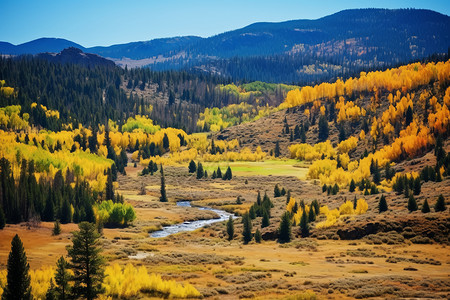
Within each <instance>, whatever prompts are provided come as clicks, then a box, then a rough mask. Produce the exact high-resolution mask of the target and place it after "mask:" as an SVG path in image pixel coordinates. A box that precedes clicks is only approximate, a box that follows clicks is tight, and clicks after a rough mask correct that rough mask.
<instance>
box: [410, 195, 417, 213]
mask: <svg viewBox="0 0 450 300" xmlns="http://www.w3.org/2000/svg"><path fill="white" fill-rule="evenodd" d="M408 210H409V211H410V212H412V211H416V210H417V202H416V199H414V196H413V195H410V196H409V200H408Z"/></svg>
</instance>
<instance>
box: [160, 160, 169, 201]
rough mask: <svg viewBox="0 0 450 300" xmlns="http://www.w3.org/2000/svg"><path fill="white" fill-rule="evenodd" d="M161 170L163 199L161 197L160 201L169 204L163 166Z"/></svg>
mask: <svg viewBox="0 0 450 300" xmlns="http://www.w3.org/2000/svg"><path fill="white" fill-rule="evenodd" d="M160 170H161V197H159V201H161V202H168V200H167V194H166V179H165V177H164V170H163V166H162V164H161V168H160Z"/></svg>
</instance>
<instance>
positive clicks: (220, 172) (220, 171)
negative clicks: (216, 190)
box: [217, 167, 222, 178]
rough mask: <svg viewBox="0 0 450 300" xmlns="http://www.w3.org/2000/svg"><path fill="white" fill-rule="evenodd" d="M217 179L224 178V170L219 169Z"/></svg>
mask: <svg viewBox="0 0 450 300" xmlns="http://www.w3.org/2000/svg"><path fill="white" fill-rule="evenodd" d="M217 178H222V170H221V169H220V167H217Z"/></svg>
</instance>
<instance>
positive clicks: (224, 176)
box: [222, 166, 233, 180]
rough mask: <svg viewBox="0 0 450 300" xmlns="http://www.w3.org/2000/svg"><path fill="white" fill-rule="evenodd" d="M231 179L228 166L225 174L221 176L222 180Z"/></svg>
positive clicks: (231, 174)
mask: <svg viewBox="0 0 450 300" xmlns="http://www.w3.org/2000/svg"><path fill="white" fill-rule="evenodd" d="M232 178H233V173H232V172H231V168H230V166H228V168H227V170H226V171H225V174H224V175H223V177H222V179H223V180H231V179H232Z"/></svg>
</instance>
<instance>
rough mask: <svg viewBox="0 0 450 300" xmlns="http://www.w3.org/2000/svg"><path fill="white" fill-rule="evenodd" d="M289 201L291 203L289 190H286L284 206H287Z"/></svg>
mask: <svg viewBox="0 0 450 300" xmlns="http://www.w3.org/2000/svg"><path fill="white" fill-rule="evenodd" d="M258 195H259V191H258ZM289 201H291V190H288V191H287V193H286V204H288V203H289Z"/></svg>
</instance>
